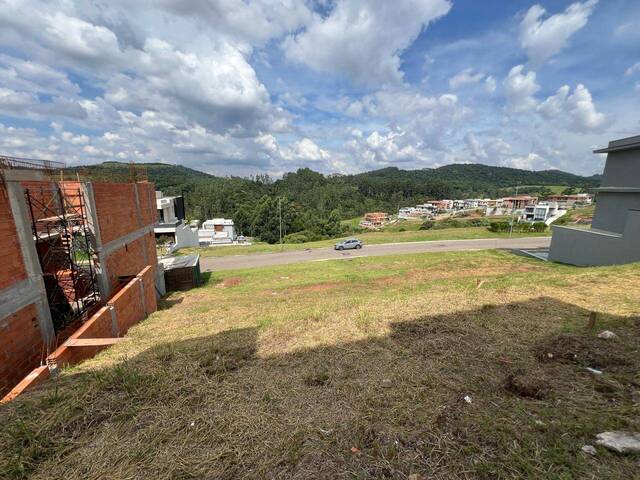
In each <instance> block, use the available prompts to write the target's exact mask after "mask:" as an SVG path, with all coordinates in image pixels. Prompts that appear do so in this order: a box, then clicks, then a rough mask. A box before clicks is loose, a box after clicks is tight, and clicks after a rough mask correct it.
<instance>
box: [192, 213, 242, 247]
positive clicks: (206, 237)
mask: <svg viewBox="0 0 640 480" xmlns="http://www.w3.org/2000/svg"><path fill="white" fill-rule="evenodd" d="M235 239H236V230H235V226H234V224H233V220H230V219H227V218H213V219H211V220H207V221H206V222H204V223H203V224H202V228H201V229H200V230H198V241H199V243H200V245H215V244H225V243H233V241H235Z"/></svg>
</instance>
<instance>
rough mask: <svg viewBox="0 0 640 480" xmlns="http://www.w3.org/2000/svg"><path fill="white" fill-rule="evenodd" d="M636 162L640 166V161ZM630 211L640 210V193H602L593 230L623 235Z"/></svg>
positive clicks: (639, 177) (594, 218) (597, 203)
mask: <svg viewBox="0 0 640 480" xmlns="http://www.w3.org/2000/svg"><path fill="white" fill-rule="evenodd" d="M636 162H637V163H638V164H639V165H640V159H637V160H636ZM639 181H640V173H639V174H638V177H637V178H636V184H637V183H638V182H639ZM629 210H640V193H612V192H600V193H598V201H597V202H596V210H595V213H594V215H593V222H592V224H591V228H596V229H599V230H606V231H609V232H615V233H622V232H623V231H624V229H625V226H626V223H627V216H628V213H629Z"/></svg>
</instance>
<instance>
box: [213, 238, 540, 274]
mask: <svg viewBox="0 0 640 480" xmlns="http://www.w3.org/2000/svg"><path fill="white" fill-rule="evenodd" d="M550 242H551V237H528V238H497V239H494V238H486V239H479V240H441V241H431V242H405V243H385V244H381V245H365V246H364V247H363V248H362V249H361V250H346V251H342V252H339V251H336V250H333V249H331V248H314V249H308V250H295V251H289V252H282V253H256V254H253V255H230V256H228V257H208V258H207V257H201V258H200V267H201V269H202V271H205V272H211V271H220V270H232V269H236V268H256V267H267V266H273V265H285V264H289V263H301V262H312V261H316V262H319V261H324V260H340V259H349V258H357V257H377V256H381V255H396V254H402V253H424V252H448V251H452V250H487V249H491V248H505V249H520V248H545V247H548V246H549V243H550Z"/></svg>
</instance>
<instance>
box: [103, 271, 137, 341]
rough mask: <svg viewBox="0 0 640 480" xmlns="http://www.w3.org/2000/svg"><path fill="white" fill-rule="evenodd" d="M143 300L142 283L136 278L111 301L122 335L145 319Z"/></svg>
mask: <svg viewBox="0 0 640 480" xmlns="http://www.w3.org/2000/svg"><path fill="white" fill-rule="evenodd" d="M141 298H142V297H141V292H140V281H139V280H138V279H137V278H134V279H133V280H131V281H130V282H129V283H128V284H127V285H126V286H125V287H124V288H123V289H122V290H120V291H119V292H118V293H116V294H115V295H114V296H113V298H111V300H109V304H111V305H113V307H114V308H115V310H116V316H117V318H118V329H119V331H120V332H119V333H120V335H124V334H125V333H126V332H127V330H129V328H130V327H132V326H133V325H135V324H136V323H138V322H139V321H140V320H142V319H143V318H144V310H143V309H142V300H141Z"/></svg>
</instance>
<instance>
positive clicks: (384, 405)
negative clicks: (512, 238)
mask: <svg viewBox="0 0 640 480" xmlns="http://www.w3.org/2000/svg"><path fill="white" fill-rule="evenodd" d="M638 268H639V267H638V266H637V265H635V266H626V267H614V268H606V269H577V268H571V267H565V266H558V265H551V264H542V263H536V262H535V261H532V260H528V259H523V258H520V257H515V256H512V255H509V254H506V253H501V252H478V253H463V254H453V253H450V254H444V255H443V254H437V255H411V256H399V257H388V258H387V257H385V258H379V259H370V258H368V259H358V260H357V261H354V262H350V263H349V264H345V263H344V262H322V263H321V264H304V265H293V266H287V267H277V268H270V269H258V270H255V271H248V270H247V271H242V272H231V273H229V274H227V276H223V277H221V278H212V279H211V280H210V282H209V285H207V286H205V287H203V288H200V289H197V290H194V291H191V292H185V293H177V294H172V295H171V296H170V297H169V298H168V299H167V300H166V301H165V302H173V303H167V305H168V308H166V309H164V310H161V311H159V312H157V313H156V314H154V315H153V316H152V318H150V319H149V320H147V321H146V322H143V323H141V324H140V325H138V326H136V327H134V328H133V329H132V330H131V331H130V337H131V338H130V340H129V341H128V342H124V343H122V344H118V345H116V346H114V347H113V348H111V349H110V350H108V351H105V352H103V353H101V354H100V355H99V356H98V357H96V358H95V359H93V360H91V361H89V362H86V363H85V364H83V365H82V366H80V367H78V368H75V369H72V370H69V371H66V372H64V373H63V374H62V376H61V377H60V378H59V379H58V381H57V383H51V384H49V385H48V386H47V387H46V388H44V389H42V390H40V391H35V392H32V393H29V394H27V395H24V396H22V397H20V398H19V399H18V400H17V401H15V402H13V403H11V404H9V405H6V406H2V407H0V425H1V427H0V471H1V472H3V474H4V476H6V477H8V478H71V479H73V478H78V479H80V478H83V479H84V478H114V479H115V478H180V479H186V478H218V479H236V478H256V479H258V478H300V479H302V478H305V479H306V478H331V479H334V478H344V479H352V478H362V479H364V478H371V479H374V478H375V479H378V478H398V479H407V478H409V476H410V475H412V474H419V475H422V476H423V477H425V478H429V479H452V478H483V479H493V478H514V479H515V478H541V479H542V478H545V479H546V478H598V479H602V478H612V479H613V478H633V477H634V475H636V472H637V459H636V458H633V457H619V456H616V455H614V454H611V453H608V452H607V451H605V450H601V449H598V455H597V456H596V457H590V456H586V455H584V454H583V453H582V452H581V451H580V448H581V447H582V445H584V444H586V443H592V442H593V439H594V436H595V434H596V433H598V432H601V431H604V430H612V429H631V430H634V429H635V430H638V429H640V420H639V419H640V415H639V414H640V411H639V407H638V405H639V402H638V400H639V395H640V393H639V392H640V379H639V378H638V374H637V365H638V351H639V349H640V328H639V326H638V322H637V320H636V316H637V314H638V312H640V285H639V284H638V280H637V278H638V277H637V276H638V273H640V270H638ZM420 271H422V272H423V273H424V276H420V275H419V273H420ZM460 272H465V273H469V275H466V274H464V275H458V276H452V277H446V275H448V274H450V273H460ZM434 273H435V274H438V273H440V274H442V275H445V277H443V278H442V279H441V280H439V281H433V277H432V275H431V274H434ZM412 275H414V276H412ZM390 276H391V277H394V278H395V277H397V278H403V279H405V281H404V282H403V283H399V284H392V285H389V284H385V283H381V279H384V278H388V277H390ZM485 277H489V278H490V280H491V281H489V282H487V283H486V284H484V285H483V286H482V288H481V289H478V288H477V280H478V278H485ZM227 278H240V279H241V282H240V283H238V284H237V285H235V286H234V288H217V287H216V286H215V285H216V282H219V281H225V279H227ZM578 278H579V279H580V281H579V283H580V285H581V288H580V290H578V289H576V288H575V287H574V284H575V283H576V282H577V280H576V279H578ZM603 278H604V279H606V281H607V282H609V283H610V284H612V285H617V287H618V289H617V290H614V289H611V290H607V291H606V292H603V291H602V290H601V284H602V279H603ZM314 285H315V286H316V289H310V288H309V287H312V286H314ZM326 285H331V286H332V287H331V288H327V287H326ZM566 285H570V286H566ZM338 287H339V288H338ZM342 287H344V288H342ZM265 289H267V290H268V289H271V290H272V291H276V292H286V295H285V294H283V295H275V296H270V295H256V292H264V291H265ZM316 293H317V294H316ZM593 309H597V310H598V311H599V312H600V313H599V315H598V325H597V327H598V329H605V328H607V329H610V330H613V331H615V332H616V333H617V334H618V337H617V338H616V339H611V340H602V339H599V338H597V336H596V333H597V330H596V331H591V330H587V329H586V328H585V325H586V321H587V318H588V316H589V312H590V311H591V310H593ZM549 353H551V354H552V355H551V357H550V356H549V355H547V354H549ZM586 367H593V368H598V367H599V368H601V369H602V370H603V372H604V373H603V374H602V375H600V376H596V375H593V374H592V373H589V372H588V371H587V370H586ZM467 396H468V397H470V398H471V403H467V402H466V401H465V400H464V398H465V397H467Z"/></svg>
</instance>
